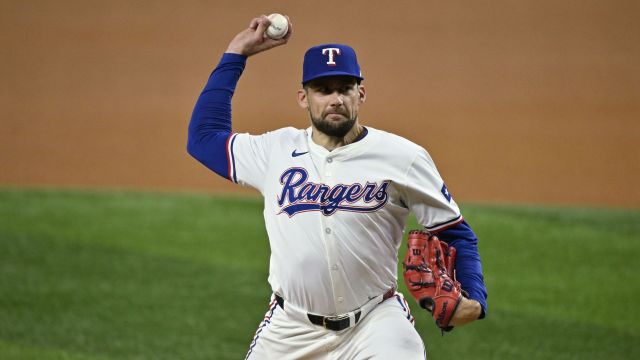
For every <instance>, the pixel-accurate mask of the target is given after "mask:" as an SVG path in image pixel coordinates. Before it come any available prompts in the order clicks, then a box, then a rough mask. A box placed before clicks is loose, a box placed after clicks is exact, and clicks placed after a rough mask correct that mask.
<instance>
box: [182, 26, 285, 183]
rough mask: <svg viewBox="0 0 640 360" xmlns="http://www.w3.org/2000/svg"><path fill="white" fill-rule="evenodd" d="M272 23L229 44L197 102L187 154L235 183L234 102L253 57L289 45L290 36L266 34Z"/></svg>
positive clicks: (244, 32)
mask: <svg viewBox="0 0 640 360" xmlns="http://www.w3.org/2000/svg"><path fill="white" fill-rule="evenodd" d="M269 24H270V21H269V19H268V18H267V17H266V16H264V15H263V16H260V17H258V18H255V19H253V20H252V21H251V23H250V24H249V27H248V28H246V29H244V30H242V31H241V32H240V33H238V35H236V36H235V37H234V38H233V40H231V42H230V43H229V46H228V48H227V51H226V52H225V54H224V55H223V56H222V59H221V60H220V63H219V64H218V66H217V67H216V68H215V70H214V71H213V73H211V76H210V77H209V80H208V81H207V84H206V85H205V87H204V90H202V93H201V94H200V96H199V98H198V101H197V102H196V105H195V108H194V110H193V114H192V116H191V122H190V123H189V135H188V140H187V151H188V152H189V154H190V155H191V156H193V157H194V158H195V159H196V160H198V161H200V162H201V163H202V164H203V165H205V166H206V167H207V168H209V169H211V170H213V171H214V172H215V173H217V174H218V175H220V176H222V177H225V178H227V179H229V180H232V181H233V180H234V179H233V178H232V175H231V168H232V167H231V165H232V161H233V159H232V158H231V157H230V156H228V155H227V154H228V153H229V152H228V151H227V148H228V145H229V144H228V143H229V140H232V126H231V98H232V97H233V93H234V92H235V88H236V85H237V83H238V80H239V79H240V75H241V74H242V71H243V70H244V67H245V64H246V60H247V58H248V57H249V56H251V55H255V54H257V53H259V52H262V51H265V50H268V49H271V48H273V47H276V46H279V45H283V44H285V43H286V42H287V41H288V40H289V38H290V37H291V34H292V26H291V23H289V32H288V33H287V35H286V36H285V37H284V38H282V39H279V40H273V39H270V38H268V37H266V36H264V33H265V31H266V29H267V27H269Z"/></svg>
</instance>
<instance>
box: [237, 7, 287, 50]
mask: <svg viewBox="0 0 640 360" xmlns="http://www.w3.org/2000/svg"><path fill="white" fill-rule="evenodd" d="M285 17H286V18H287V21H288V22H289V31H288V32H287V34H286V35H285V36H284V37H283V38H281V39H277V40H274V39H272V38H270V37H268V36H266V34H265V32H266V31H267V28H268V27H269V25H271V20H269V18H267V16H265V15H261V16H259V17H257V18H255V19H253V20H251V23H249V27H248V28H246V29H244V30H242V31H241V32H239V33H238V35H236V36H235V37H234V38H233V40H231V42H230V43H229V46H228V47H227V51H226V52H227V53H233V54H241V55H245V56H251V55H255V54H257V53H259V52H262V51H265V50H269V49H271V48H274V47H276V46H280V45H284V44H286V43H287V42H288V41H289V39H290V38H291V35H292V34H293V24H292V23H291V20H290V19H289V17H288V16H285Z"/></svg>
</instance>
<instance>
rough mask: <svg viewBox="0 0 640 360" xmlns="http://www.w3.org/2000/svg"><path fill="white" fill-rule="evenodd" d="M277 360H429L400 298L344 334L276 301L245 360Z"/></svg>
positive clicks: (343, 331)
mask: <svg viewBox="0 0 640 360" xmlns="http://www.w3.org/2000/svg"><path fill="white" fill-rule="evenodd" d="M274 359H282V360H286V359H296V360H298V359H309V360H311V359H313V360H361V359H379V360H382V359H403V360H414V359H415V360H425V359H426V352H425V348H424V344H423V342H422V339H421V338H420V335H419V334H418V332H417V331H416V329H415V327H414V319H413V316H411V312H410V310H409V306H408V305H407V302H406V301H405V299H404V297H403V296H402V294H400V293H398V292H396V293H395V295H394V296H392V297H391V298H389V299H387V300H385V301H383V302H382V303H380V304H379V305H377V306H376V307H375V308H374V309H373V310H372V311H371V312H369V313H368V314H367V315H366V316H365V317H364V318H362V319H361V320H360V321H359V322H358V323H357V324H356V325H355V326H352V327H350V328H347V329H345V330H341V331H334V330H327V329H325V328H324V327H322V326H318V325H314V324H312V323H311V322H310V321H309V320H308V319H305V316H301V314H300V313H299V312H297V311H295V310H292V309H288V307H287V306H286V302H285V306H284V309H283V308H282V307H280V306H279V305H278V304H277V302H276V301H275V297H272V301H271V304H270V306H269V310H268V311H267V313H266V314H265V318H264V320H263V321H262V322H261V323H260V326H259V327H258V330H257V331H256V334H255V337H254V338H253V341H252V342H251V345H250V347H249V351H248V352H247V356H246V358H245V360H274Z"/></svg>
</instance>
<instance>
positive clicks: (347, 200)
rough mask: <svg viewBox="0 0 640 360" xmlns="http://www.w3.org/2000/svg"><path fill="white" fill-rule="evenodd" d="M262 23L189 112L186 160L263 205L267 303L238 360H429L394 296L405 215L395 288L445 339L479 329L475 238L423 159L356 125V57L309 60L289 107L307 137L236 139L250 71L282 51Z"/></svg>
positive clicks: (417, 151)
mask: <svg viewBox="0 0 640 360" xmlns="http://www.w3.org/2000/svg"><path fill="white" fill-rule="evenodd" d="M269 25H270V20H269V19H268V18H267V17H266V16H260V17H257V18H255V19H253V20H252V21H251V22H250V24H249V26H248V27H247V28H245V29H244V30H242V31H241V32H240V33H238V35H236V36H235V37H234V38H233V40H232V41H231V42H230V43H229V46H228V48H227V50H226V52H225V53H224V54H223V55H222V59H221V60H220V62H219V64H218V66H217V67H216V68H215V70H214V71H213V73H212V74H211V76H210V77H209V80H208V82H207V84H206V86H205V88H204V90H203V91H202V93H201V95H200V97H199V98H198V101H197V103H196V105H195V109H194V111H193V115H192V118H191V122H190V124H189V135H188V145H187V148H188V152H189V153H190V154H191V155H192V156H193V157H194V158H196V159H197V160H198V161H200V162H201V163H202V164H204V165H205V166H206V167H207V168H209V169H211V170H212V171H214V172H215V173H217V174H218V175H220V176H223V177H225V178H227V179H229V180H230V181H233V182H234V183H239V184H241V185H245V186H251V187H253V188H255V189H257V190H258V191H259V192H260V193H261V194H262V195H263V197H264V221H265V225H266V228H267V233H268V236H269V242H270V246H271V258H270V266H269V284H270V285H271V288H272V290H273V295H272V297H271V303H270V306H269V308H268V311H267V313H266V315H265V318H264V320H263V321H262V322H261V323H260V325H259V327H258V330H257V331H256V334H255V337H254V339H253V341H252V342H251V344H250V345H249V350H248V352H247V355H246V359H252V360H253V359H403V360H407V359H425V358H426V350H425V346H424V344H423V342H422V339H421V338H420V336H419V334H418V333H417V331H416V330H415V328H414V326H413V323H414V318H413V316H412V315H411V313H410V311H409V307H408V305H407V302H406V300H405V298H404V297H403V295H402V294H401V293H399V292H398V291H397V286H396V284H397V274H396V272H397V271H396V269H397V262H398V249H399V248H400V246H401V243H402V239H403V230H404V228H405V224H406V218H407V216H408V215H409V213H410V212H413V213H414V214H415V215H416V217H417V219H418V221H419V222H420V224H421V225H422V226H424V229H423V230H415V231H411V232H410V233H409V235H408V252H407V256H406V258H405V259H404V261H403V266H404V272H403V277H404V281H405V283H406V285H407V288H408V289H409V291H410V292H411V295H412V297H413V298H415V301H417V302H418V304H420V306H421V307H423V308H424V309H426V310H427V311H428V313H430V316H431V317H433V319H434V321H435V324H436V325H437V326H438V327H439V328H441V329H442V330H443V331H449V330H451V329H453V328H454V327H458V326H461V325H463V324H466V323H469V322H471V321H474V320H476V319H481V318H483V317H484V316H485V311H486V306H487V303H486V298H487V292H486V288H485V285H484V280H483V276H482V266H481V262H480V256H479V255H478V249H477V238H476V236H475V235H474V233H473V231H472V230H471V228H470V227H469V225H468V224H467V222H466V221H465V220H464V219H463V217H462V215H461V213H460V209H459V208H458V205H457V204H456V202H455V201H454V199H453V198H452V196H451V194H450V193H449V191H448V190H447V187H446V186H445V184H444V182H443V180H442V178H441V176H440V174H439V173H438V170H437V169H436V167H435V165H434V162H433V160H432V159H431V157H430V156H429V154H428V153H427V151H426V150H425V149H424V148H422V147H420V146H418V145H416V144H414V143H413V142H411V141H409V140H407V139H404V138H402V137H399V136H396V135H393V134H390V133H388V132H385V131H382V130H378V129H374V128H372V127H370V126H364V125H362V124H361V122H360V119H359V118H358V112H359V108H360V106H362V105H363V104H364V102H365V100H366V91H365V87H364V86H363V80H364V76H363V74H362V72H361V70H360V65H359V64H358V60H357V58H356V53H355V51H354V49H352V48H351V47H349V46H346V45H342V44H324V45H319V46H314V47H311V48H310V49H309V50H308V51H307V52H306V53H305V55H304V62H303V69H302V81H301V82H302V87H301V88H300V90H298V93H297V101H298V104H299V105H300V107H301V108H302V109H304V111H306V113H307V114H308V116H309V119H310V126H309V127H308V128H306V129H295V128H293V127H287V128H283V129H278V130H274V131H272V132H267V133H265V134H261V135H250V134H237V133H233V131H232V122H231V99H232V97H233V94H234V91H235V87H236V84H237V82H238V80H239V79H240V76H241V74H242V72H243V70H244V67H245V66H246V63H247V59H248V58H249V57H251V56H253V55H255V54H257V53H260V52H262V51H265V50H269V49H272V48H274V47H277V46H280V45H284V44H286V43H287V42H288V41H289V40H290V38H291V35H292V33H293V26H292V24H290V23H289V28H288V32H287V34H286V36H284V37H282V38H280V39H277V40H274V39H271V38H269V37H268V36H265V31H266V29H267V28H268V27H269Z"/></svg>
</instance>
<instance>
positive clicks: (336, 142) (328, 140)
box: [311, 121, 364, 151]
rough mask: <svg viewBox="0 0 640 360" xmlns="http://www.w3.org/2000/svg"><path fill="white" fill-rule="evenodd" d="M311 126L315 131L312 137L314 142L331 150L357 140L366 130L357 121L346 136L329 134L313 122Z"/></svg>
mask: <svg viewBox="0 0 640 360" xmlns="http://www.w3.org/2000/svg"><path fill="white" fill-rule="evenodd" d="M311 126H312V128H313V132H312V133H311V139H312V140H313V142H314V143H316V144H318V145H320V146H322V147H323V148H325V149H327V150H329V151H332V150H334V149H337V148H339V147H341V146H345V145H349V144H351V143H353V142H355V141H357V140H358V139H359V137H360V135H361V134H362V132H363V131H364V127H363V126H362V125H360V124H359V123H358V122H357V121H356V123H355V124H354V125H353V127H352V128H351V130H350V131H349V132H348V133H347V134H346V135H345V136H344V137H335V136H329V135H327V134H325V133H323V132H321V131H320V130H318V129H317V128H316V127H315V126H313V124H312V125H311Z"/></svg>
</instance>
